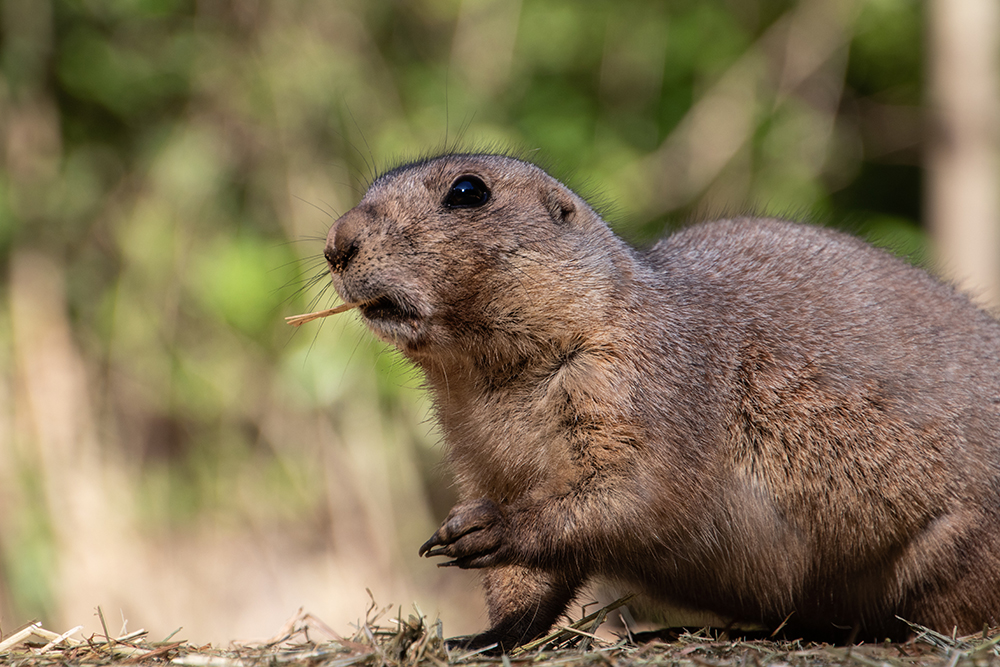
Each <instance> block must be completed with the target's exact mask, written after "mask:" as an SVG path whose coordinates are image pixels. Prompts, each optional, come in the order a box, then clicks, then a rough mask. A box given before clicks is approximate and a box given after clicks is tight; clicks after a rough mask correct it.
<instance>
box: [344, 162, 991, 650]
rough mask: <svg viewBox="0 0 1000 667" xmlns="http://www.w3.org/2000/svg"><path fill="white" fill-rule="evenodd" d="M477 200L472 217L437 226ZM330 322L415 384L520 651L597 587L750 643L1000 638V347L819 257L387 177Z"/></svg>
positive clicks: (352, 239)
mask: <svg viewBox="0 0 1000 667" xmlns="http://www.w3.org/2000/svg"><path fill="white" fill-rule="evenodd" d="M469 174H472V175H477V176H478V177H479V178H480V179H482V181H483V182H484V183H485V184H486V185H487V186H488V187H489V190H490V199H489V201H488V202H487V203H486V204H485V205H483V206H480V207H471V208H449V207H448V206H446V205H445V203H444V202H445V198H446V196H447V195H448V193H449V191H450V189H451V188H452V184H453V183H454V182H455V181H456V179H458V178H459V177H461V176H464V175H469ZM326 255H327V259H328V260H329V262H330V265H331V269H332V274H333V281H334V285H335V287H336V289H337V291H338V292H339V293H340V295H341V296H342V297H343V298H344V299H345V300H348V301H371V300H373V299H379V301H376V302H375V303H374V304H370V305H368V306H362V307H361V312H362V315H363V316H364V318H365V320H366V322H367V324H368V325H369V326H370V327H371V328H372V330H373V331H374V332H375V333H376V334H378V335H379V336H380V337H381V338H383V339H384V340H387V341H389V342H391V343H393V344H394V345H396V346H397V347H398V348H399V349H400V350H401V351H402V352H403V354H404V355H406V356H407V357H408V358H409V359H411V360H412V361H413V362H414V363H415V364H416V365H417V366H418V367H420V368H421V369H422V371H423V373H424V375H425V377H426V379H427V383H428V386H429V388H430V390H431V392H432V394H433V398H434V404H435V406H436V410H437V414H438V417H439V419H440V421H441V424H442V426H443V430H444V434H445V438H446V440H447V443H448V445H449V452H450V460H451V463H452V465H453V467H454V470H455V474H456V475H457V478H458V484H459V489H460V491H461V502H460V503H459V504H458V505H457V506H456V507H455V508H454V509H453V510H452V512H451V514H450V515H449V517H448V518H447V519H446V520H445V522H444V524H443V525H442V526H441V528H440V529H439V530H438V531H437V533H435V535H434V536H433V537H432V538H431V539H430V540H429V541H428V542H427V544H425V545H424V547H423V548H422V549H421V553H424V554H426V555H430V556H437V555H444V556H448V557H449V558H451V559H452V560H451V561H450V563H451V564H455V565H457V566H459V567H471V568H482V569H483V570H484V573H485V576H484V584H485V588H486V596H487V603H488V607H489V615H490V621H491V624H492V625H491V628H490V629H489V630H488V631H487V632H485V633H484V634H482V635H479V636H477V637H476V638H474V640H473V641H472V645H477V646H482V645H485V644H487V643H491V642H494V641H498V642H500V643H501V645H502V647H503V648H505V649H509V648H511V647H512V646H514V645H516V644H519V643H523V642H524V641H527V640H529V639H531V638H533V637H534V636H536V635H538V634H539V633H541V632H544V631H545V630H547V629H548V628H549V626H550V625H551V624H552V623H553V622H554V621H555V619H556V618H557V617H558V616H559V615H560V614H561V613H563V611H564V610H565V608H566V606H567V604H568V603H569V602H570V600H571V599H572V598H573V595H574V594H575V592H576V591H577V590H578V589H579V587H580V586H581V585H582V584H583V583H584V582H586V581H587V580H588V579H590V578H592V577H595V576H603V577H609V578H611V579H615V580H618V581H619V582H622V583H623V584H625V585H626V586H628V587H632V588H634V589H636V590H639V591H642V592H644V593H646V594H649V595H651V596H653V597H655V598H662V599H665V600H672V601H675V602H677V603H679V604H682V605H685V606H688V607H696V608H704V609H708V610H711V611H714V612H716V613H717V614H720V615H722V616H723V617H725V618H730V619H733V620H750V621H759V622H763V623H765V624H769V625H772V626H775V625H777V624H779V623H780V622H781V621H782V620H783V619H785V618H786V617H787V616H788V615H789V614H792V621H793V623H795V624H796V626H797V627H799V628H802V629H804V630H810V629H816V630H821V631H822V630H824V629H832V627H833V624H839V625H841V626H848V627H850V626H854V627H856V628H859V629H860V630H861V631H863V632H864V633H866V634H867V635H870V636H878V637H884V636H893V637H898V636H901V635H903V634H905V626H903V625H902V624H901V623H900V622H899V621H897V619H896V615H899V616H902V617H905V618H907V619H910V620H912V621H915V622H918V623H921V624H924V625H928V626H930V627H932V628H935V629H937V630H939V631H941V632H946V633H950V632H951V631H952V629H953V627H954V626H957V627H958V630H959V632H974V631H977V630H979V629H981V628H982V627H983V624H984V623H995V622H997V621H1000V574H998V572H1000V325H998V323H997V322H996V321H995V320H993V319H992V318H990V317H989V316H987V315H986V314H985V313H983V312H982V311H980V310H977V309H976V308H975V307H974V306H973V305H972V304H971V303H970V302H969V301H968V299H966V298H965V297H964V296H961V295H959V294H956V293H955V292H954V291H953V290H952V289H951V288H949V287H947V286H945V285H943V284H941V283H939V282H938V281H936V280H935V279H933V278H932V277H930V276H929V275H928V274H926V273H925V272H923V271H921V270H919V269H916V268H913V267H911V266H909V265H907V264H906V263H904V262H902V261H900V260H898V259H896V258H893V257H891V256H890V255H888V254H887V253H884V252H882V251H880V250H876V249H874V248H872V247H870V246H868V245H866V244H865V243H863V242H861V241H859V240H857V239H855V238H852V237H849V236H846V235H843V234H840V233H837V232H833V231H829V230H825V229H821V228H816V227H811V226H807V225H799V224H794V223H789V222H784V221H779V220H771V219H749V218H743V219H735V220H722V221H717V222H714V223H707V224H702V225H697V226H694V227H691V228H688V229H686V230H684V231H681V232H679V233H677V234H674V235H673V236H670V237H668V238H666V239H665V240H663V241H661V242H660V243H659V244H658V245H656V246H655V247H653V248H652V249H650V250H648V251H636V250H634V249H632V248H630V247H628V246H627V245H626V244H625V243H623V242H622V241H621V240H619V239H618V238H617V237H615V236H614V235H613V234H612V233H611V231H610V230H609V229H608V228H607V226H606V225H605V224H604V222H603V221H602V220H601V218H600V217H599V216H598V215H597V214H596V213H595V212H594V211H593V210H592V209H591V208H590V207H589V206H588V205H587V204H586V203H585V202H584V201H583V200H582V199H580V198H579V197H578V196H577V195H575V194H574V193H573V192H572V191H570V190H569V189H567V188H566V187H565V186H563V185H562V184H561V183H559V182H558V181H556V180H555V179H553V178H551V177H550V176H548V175H547V174H545V173H544V172H543V171H541V170H540V169H538V168H537V167H534V166H533V165H530V164H527V163H524V162H521V161H518V160H515V159H513V158H508V157H503V156H490V155H445V156H442V157H440V158H435V159H429V160H425V161H421V162H417V163H414V164H411V165H407V166H404V167H400V168H398V169H395V170H393V171H391V172H389V173H387V174H385V175H383V176H382V177H380V178H379V179H377V180H376V181H375V182H374V183H373V184H372V186H371V188H370V189H369V191H368V193H367V194H366V195H365V197H364V199H363V200H362V201H361V203H360V204H358V206H357V207H356V208H355V209H353V210H352V211H350V212H348V213H347V214H346V215H344V216H343V217H342V218H341V219H340V220H338V221H337V223H336V224H335V225H334V226H333V228H332V229H331V230H330V235H329V238H328V241H327V251H326Z"/></svg>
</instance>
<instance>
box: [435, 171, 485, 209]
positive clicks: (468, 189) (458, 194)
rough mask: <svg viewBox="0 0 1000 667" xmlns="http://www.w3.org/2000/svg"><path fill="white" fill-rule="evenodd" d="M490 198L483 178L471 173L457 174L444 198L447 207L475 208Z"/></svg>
mask: <svg viewBox="0 0 1000 667" xmlns="http://www.w3.org/2000/svg"><path fill="white" fill-rule="evenodd" d="M489 200H490V189H489V188H488V187H486V184H485V183H483V179H481V178H479V177H478V176H473V175H472V174H466V175H465V176H459V177H458V178H457V179H455V182H454V183H452V184H451V189H449V190H448V194H447V195H446V196H445V198H444V205H445V206H447V207H448V208H476V207H478V206H482V205H483V204H485V203H486V202H488V201H489Z"/></svg>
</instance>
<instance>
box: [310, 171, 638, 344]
mask: <svg viewBox="0 0 1000 667" xmlns="http://www.w3.org/2000/svg"><path fill="white" fill-rule="evenodd" d="M623 252H624V253H625V254H626V255H627V251H625V250H624V245H623V244H622V243H621V242H620V241H618V239H617V238H616V237H614V235H613V234H612V233H611V231H610V230H609V229H608V228H607V226H606V225H605V224H604V222H603V220H601V218H600V216H598V215H597V213H595V212H594V211H593V209H591V208H590V206H588V205H587V203H586V202H585V201H584V200H583V199H582V198H580V197H579V196H578V195H576V194H575V193H574V192H572V191H571V190H570V189H569V188H567V187H566V186H564V185H563V184H562V183H560V182H559V181H557V180H556V179H554V178H552V177H551V176H549V175H548V174H546V173H545V172H544V171H542V170H541V169H539V168H538V167H536V166H534V165H531V164H528V163H526V162H522V161H520V160H517V159H514V158H511V157H506V156H501V155H444V156H441V157H436V158H432V159H427V160H422V161H418V162H414V163H411V164H407V165H404V166H401V167H398V168H396V169H393V170H391V171H389V172H388V173H386V174H384V175H382V176H380V177H379V178H378V179H376V180H375V182H374V183H372V185H371V187H370V188H369V189H368V192H367V193H366V194H365V196H364V198H363V199H362V200H361V202H360V203H359V204H358V205H357V206H356V207H355V208H353V209H352V210H350V211H348V212H347V213H346V214H344V215H343V216H342V217H341V218H340V219H339V220H337V221H336V223H334V225H333V227H332V228H331V229H330V233H329V235H328V236H327V241H326V249H325V251H324V255H325V257H326V260H327V262H328V263H329V266H330V271H331V274H332V276H333V284H334V287H335V288H336V290H337V292H338V293H339V294H340V296H341V297H342V298H343V299H344V300H345V301H349V302H361V303H362V304H363V305H361V306H360V308H359V310H360V312H361V314H362V317H363V318H364V320H365V323H366V324H367V325H368V326H369V327H370V328H371V329H372V330H373V331H374V332H375V334H376V335H378V336H379V337H380V338H382V339H383V340H386V341H388V342H390V343H393V344H394V345H396V346H397V347H399V348H400V349H401V350H402V351H403V352H404V353H405V354H407V355H408V356H411V357H419V356H420V355H421V354H423V353H430V354H434V353H436V352H437V353H439V352H441V351H443V350H449V351H451V352H452V353H453V354H455V353H459V354H460V353H462V351H463V350H464V349H465V348H467V347H468V346H470V345H489V346H495V345H498V344H514V345H517V346H519V347H526V346H530V345H532V344H545V343H552V342H554V341H553V340H552V339H553V337H560V336H572V335H573V333H574V328H577V327H580V326H583V323H584V322H585V321H586V319H587V317H593V313H594V312H595V311H599V310H601V308H602V306H604V305H605V304H606V302H607V300H608V299H609V296H610V290H611V284H613V283H614V282H615V281H614V280H613V278H614V275H613V274H614V272H615V266H616V264H617V263H619V262H617V261H616V259H615V258H616V257H619V258H620V257H621V255H622V253H623Z"/></svg>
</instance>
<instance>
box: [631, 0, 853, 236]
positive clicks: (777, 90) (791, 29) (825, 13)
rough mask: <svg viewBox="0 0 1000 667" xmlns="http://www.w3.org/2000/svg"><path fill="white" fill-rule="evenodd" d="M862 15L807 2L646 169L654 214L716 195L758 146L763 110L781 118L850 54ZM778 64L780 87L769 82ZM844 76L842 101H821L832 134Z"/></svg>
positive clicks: (740, 64)
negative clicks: (793, 100) (733, 167)
mask: <svg viewBox="0 0 1000 667" xmlns="http://www.w3.org/2000/svg"><path fill="white" fill-rule="evenodd" d="M854 10H855V3H854V2H853V0H820V1H816V2H802V3H799V4H798V5H797V6H796V7H795V8H793V9H792V10H790V11H789V12H788V13H786V14H785V15H784V16H782V17H781V18H780V19H778V20H777V21H776V22H775V23H774V24H773V25H772V26H771V27H770V28H769V29H768V30H767V32H765V33H764V35H763V36H762V37H761V38H760V39H759V40H758V41H757V42H756V43H754V44H752V45H751V46H750V47H749V48H748V49H747V50H746V52H745V53H744V55H743V56H742V57H741V58H739V59H738V60H737V61H736V62H735V63H733V65H732V66H731V67H730V68H729V69H728V70H727V71H726V72H725V73H724V74H723V75H722V76H721V77H720V78H719V80H718V81H717V82H716V83H715V84H714V85H712V86H711V87H710V88H709V89H708V90H707V91H706V92H705V93H704V94H703V95H702V96H701V98H700V99H698V100H697V101H696V102H695V103H694V104H693V105H692V106H691V109H690V110H689V111H688V113H687V115H686V116H685V117H684V118H683V119H682V120H681V122H680V123H679V124H678V125H677V127H676V128H675V129H674V130H673V132H672V133H671V134H670V135H669V136H668V137H667V138H666V140H665V141H664V142H663V144H662V145H661V146H660V148H659V149H658V150H657V151H656V152H654V153H652V154H650V155H649V156H648V157H647V158H646V159H645V160H643V161H642V164H641V165H640V166H639V168H638V171H639V172H641V173H645V174H647V178H648V179H649V180H650V184H649V185H650V187H649V188H648V190H649V191H650V192H652V193H654V194H653V195H652V197H653V201H652V202H650V206H649V211H648V214H650V215H653V216H657V215H662V214H664V213H667V212H669V211H671V210H675V209H678V208H680V207H682V206H685V205H687V204H689V203H690V202H691V201H692V200H693V199H694V198H695V197H697V196H698V195H699V194H700V193H701V192H703V191H704V190H705V189H706V188H707V187H709V185H710V184H711V183H712V181H713V180H715V179H716V178H717V177H718V176H719V175H720V174H721V173H722V171H723V169H724V168H725V167H726V165H727V164H728V163H729V162H730V161H731V160H732V159H733V158H734V157H735V156H736V155H737V153H738V152H739V151H740V150H741V149H742V148H743V146H744V145H746V143H747V142H748V141H750V139H751V137H752V136H753V133H754V132H755V131H756V129H757V125H758V115H759V113H760V111H761V108H762V106H769V107H770V108H771V110H772V111H773V109H775V108H777V107H779V106H780V105H782V104H784V103H785V101H786V100H787V99H788V98H789V97H790V96H791V95H792V94H793V93H794V92H795V91H796V89H797V88H799V87H800V86H802V85H803V83H804V82H805V81H806V80H807V79H809V78H810V77H813V76H815V75H816V74H817V73H818V72H820V71H821V70H823V68H824V67H826V66H827V64H828V63H829V62H830V61H831V59H833V58H834V57H835V56H836V55H837V54H838V53H841V54H843V52H844V50H845V48H846V46H847V44H848V42H849V40H850V29H849V26H850V22H851V19H852V16H853V13H854ZM775 64H777V69H778V76H777V79H778V80H777V82H776V84H775V83H772V82H770V81H769V75H770V70H773V69H775V67H774V65H775ZM769 65H770V66H771V67H769ZM838 71H839V72H840V76H841V80H840V81H839V82H838V83H837V85H836V87H835V90H836V95H835V97H836V99H824V100H818V101H817V102H818V106H820V107H822V108H820V109H819V110H820V111H821V112H823V113H824V114H825V115H826V116H827V117H828V120H829V122H828V123H827V126H828V129H831V130H832V123H833V119H834V118H835V115H836V111H837V104H838V102H839V95H840V90H841V88H842V85H843V79H842V74H843V65H842V64H841V65H840V67H839V68H838ZM827 97H829V95H827ZM819 163H820V164H821V163H822V160H820V161H819Z"/></svg>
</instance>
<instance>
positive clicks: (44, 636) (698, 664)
mask: <svg viewBox="0 0 1000 667" xmlns="http://www.w3.org/2000/svg"><path fill="white" fill-rule="evenodd" d="M624 600H625V599H622V600H618V601H616V602H614V603H612V604H610V605H608V606H607V607H604V608H602V609H600V610H598V611H597V612H595V613H593V614H590V615H588V616H586V617H584V618H582V619H580V620H578V621H576V622H573V623H571V624H569V625H566V626H562V627H560V628H557V629H556V630H555V631H554V632H553V633H552V634H550V635H549V636H547V637H544V638H542V639H540V640H538V641H536V642H532V643H531V644H529V645H526V646H524V647H521V648H520V649H518V650H517V651H515V652H514V653H513V654H512V655H510V656H506V655H504V656H493V655H490V654H489V653H488V650H484V651H472V652H469V651H463V650H456V649H449V648H448V646H447V645H446V643H445V640H444V630H443V628H442V626H441V623H440V621H436V622H434V623H432V624H428V623H427V621H426V618H425V617H423V615H422V614H420V612H419V610H417V613H416V614H415V615H413V614H411V615H409V616H408V617H407V618H406V619H405V620H404V619H403V617H402V613H401V611H396V612H395V615H393V610H392V608H391V607H385V608H381V609H380V608H378V607H377V605H375V603H374V602H373V603H372V605H371V606H370V607H369V609H368V612H367V613H366V616H365V620H364V621H362V622H360V623H358V625H357V628H356V632H355V633H354V634H353V635H352V636H351V637H349V638H345V637H343V636H341V635H339V634H338V633H337V632H335V631H334V630H333V629H331V628H330V627H329V626H328V625H326V624H325V623H323V621H321V620H319V619H318V618H315V617H314V616H312V615H311V614H308V613H303V612H301V611H300V612H299V613H298V614H296V615H295V616H294V617H292V618H291V619H289V620H288V622H287V623H286V624H285V626H284V627H283V628H282V629H281V631H280V632H279V633H278V634H277V635H276V636H275V637H273V638H272V639H270V640H269V641H266V642H262V643H257V644H239V645H233V646H231V647H229V648H226V649H222V648H216V647H212V646H209V645H206V646H195V645H192V644H189V643H187V642H184V641H172V636H171V637H167V638H165V639H164V640H162V641H150V640H149V638H148V637H147V633H146V632H145V631H144V630H138V631H135V632H132V633H129V634H127V635H124V636H119V637H114V638H112V637H111V636H110V635H109V634H108V632H107V628H106V627H105V629H104V634H103V635H102V636H91V637H89V638H84V639H82V640H81V639H73V638H71V635H73V634H75V633H76V632H78V631H79V628H74V629H73V630H71V631H69V632H67V633H64V634H57V633H54V632H51V631H49V630H46V629H44V628H42V627H41V624H39V623H35V624H32V625H29V626H27V627H25V628H23V629H22V630H20V631H18V632H16V633H13V634H11V635H10V636H9V637H7V638H6V639H3V640H2V641H0V665H11V666H12V667H21V666H28V665H112V664H116V665H117V664H121V665H128V664H132V665H146V666H148V665H167V664H170V665H178V666H180V667H258V666H260V667H264V666H267V667H281V666H282V665H310V666H317V667H318V666H323V667H352V666H354V665H358V666H365V667H446V666H450V665H462V666H466V667H494V666H496V667H514V666H515V665H517V666H519V667H526V666H528V665H533V666H538V667H555V666H557V665H558V666H560V667H563V666H565V667H576V666H580V667H589V666H595V667H597V666H600V667H611V666H614V667H662V666H667V665H677V666H678V667H714V666H719V667H723V666H730V665H732V666H736V667H742V666H744V665H747V666H752V667H764V666H769V667H807V666H810V667H811V666H821V665H851V666H853V667H909V666H925V665H926V666H935V665H941V666H944V667H960V666H966V665H988V664H989V665H992V664H1000V657H998V656H1000V651H998V645H1000V629H995V630H994V631H993V632H989V631H986V630H984V631H983V633H982V634H980V635H974V636H968V637H949V636H946V635H942V634H940V633H937V632H934V631H932V630H929V629H927V628H923V627H921V626H916V625H914V626H912V627H913V629H914V638H913V639H911V640H910V641H908V642H906V643H903V644H891V643H888V642H887V643H885V644H860V645H856V646H846V647H840V646H830V645H827V644H813V643H806V642H801V641H772V640H736V641H729V640H727V639H725V638H724V633H719V632H716V631H710V630H708V629H705V630H700V631H697V632H693V633H692V632H682V633H680V634H678V635H677V636H676V638H675V639H674V640H672V641H670V642H663V641H660V640H654V641H652V642H648V643H644V644H637V643H636V642H635V641H633V638H632V637H631V636H628V637H622V638H620V639H619V640H618V641H616V642H611V641H608V640H606V639H603V638H601V637H599V636H597V635H595V634H594V631H595V630H597V628H598V627H599V626H600V624H601V623H602V622H603V621H604V619H605V617H606V616H607V615H608V613H610V612H612V611H614V610H615V609H616V608H617V607H619V606H621V604H622V603H623V601H624ZM102 623H103V616H102Z"/></svg>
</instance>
